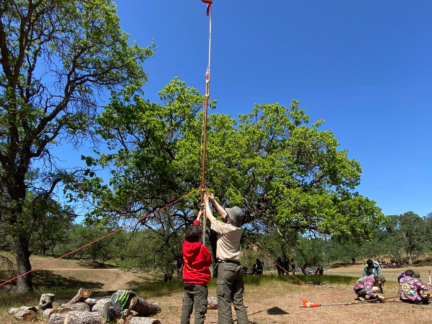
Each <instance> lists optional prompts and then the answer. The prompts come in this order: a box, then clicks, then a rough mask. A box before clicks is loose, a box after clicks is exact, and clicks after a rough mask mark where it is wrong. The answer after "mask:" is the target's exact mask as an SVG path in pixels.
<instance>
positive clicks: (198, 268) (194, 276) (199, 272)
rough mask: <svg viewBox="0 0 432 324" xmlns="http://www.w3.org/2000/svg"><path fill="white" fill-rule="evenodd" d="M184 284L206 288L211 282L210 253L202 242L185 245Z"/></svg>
mask: <svg viewBox="0 0 432 324" xmlns="http://www.w3.org/2000/svg"><path fill="white" fill-rule="evenodd" d="M183 260H184V267H183V282H184V283H192V284H198V285H202V286H205V285H207V284H208V283H209V282H210V279H211V273H210V269H209V267H210V266H211V265H212V259H211V256H210V251H209V250H208V249H207V247H205V246H204V245H202V244H201V242H195V243H190V242H188V241H185V242H184V243H183Z"/></svg>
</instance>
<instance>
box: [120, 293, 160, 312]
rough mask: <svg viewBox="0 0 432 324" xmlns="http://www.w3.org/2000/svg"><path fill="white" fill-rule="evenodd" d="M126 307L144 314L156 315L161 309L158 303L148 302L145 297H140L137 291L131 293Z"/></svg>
mask: <svg viewBox="0 0 432 324" xmlns="http://www.w3.org/2000/svg"><path fill="white" fill-rule="evenodd" d="M126 308H128V309H130V310H133V311H135V312H137V313H138V314H140V315H144V316H150V315H154V314H157V313H159V312H160V311H161V308H160V306H159V304H158V303H151V302H148V301H146V300H145V299H143V298H141V297H138V296H137V295H136V294H135V293H131V294H130V298H129V300H128V302H127V303H126Z"/></svg>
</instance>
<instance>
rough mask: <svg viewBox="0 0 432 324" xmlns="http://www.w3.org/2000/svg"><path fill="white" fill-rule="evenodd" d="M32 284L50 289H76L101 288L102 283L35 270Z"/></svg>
mask: <svg viewBox="0 0 432 324" xmlns="http://www.w3.org/2000/svg"><path fill="white" fill-rule="evenodd" d="M33 284H34V286H35V287H36V288H38V289H40V288H42V287H46V288H49V289H52V290H57V289H62V290H63V289H78V288H81V287H85V288H87V289H95V290H98V289H102V287H103V283H101V282H92V281H83V280H79V279H75V278H66V277H63V276H60V275H58V274H55V273H53V272H52V271H49V270H44V271H37V272H35V273H34V274H33Z"/></svg>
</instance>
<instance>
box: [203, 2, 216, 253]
mask: <svg viewBox="0 0 432 324" xmlns="http://www.w3.org/2000/svg"><path fill="white" fill-rule="evenodd" d="M212 7H213V6H210V12H209V16H210V25H209V56H208V67H207V72H206V91H205V100H204V129H203V137H204V138H203V159H202V182H201V185H202V193H201V204H203V203H204V193H205V188H204V186H205V164H206V163H205V162H206V146H207V109H208V104H209V97H210V63H211V34H212ZM201 208H204V207H203V205H202V207H201ZM201 210H202V209H201ZM206 227H207V218H206V215H205V208H204V210H203V245H205V242H206Z"/></svg>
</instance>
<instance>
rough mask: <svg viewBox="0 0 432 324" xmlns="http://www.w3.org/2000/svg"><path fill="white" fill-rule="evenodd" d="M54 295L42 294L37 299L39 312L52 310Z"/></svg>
mask: <svg viewBox="0 0 432 324" xmlns="http://www.w3.org/2000/svg"><path fill="white" fill-rule="evenodd" d="M53 301H54V294H42V295H41V297H40V299H39V305H38V309H39V310H45V309H48V308H53V305H52V303H53Z"/></svg>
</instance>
